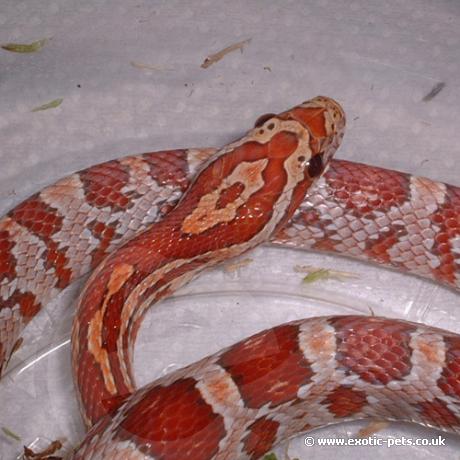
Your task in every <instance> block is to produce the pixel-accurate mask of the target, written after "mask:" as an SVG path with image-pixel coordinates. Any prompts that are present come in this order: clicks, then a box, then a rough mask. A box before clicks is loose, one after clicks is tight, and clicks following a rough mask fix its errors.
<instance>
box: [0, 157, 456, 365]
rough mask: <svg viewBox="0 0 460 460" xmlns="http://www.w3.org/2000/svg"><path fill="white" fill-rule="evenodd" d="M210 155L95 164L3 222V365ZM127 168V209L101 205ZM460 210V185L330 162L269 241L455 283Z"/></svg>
mask: <svg viewBox="0 0 460 460" xmlns="http://www.w3.org/2000/svg"><path fill="white" fill-rule="evenodd" d="M214 152H215V149H190V150H182V151H171V152H159V153H149V154H145V155H139V156H131V157H126V158H123V159H120V160H115V161H112V162H108V163H105V164H102V165H96V166H93V167H91V168H88V169H87V170H84V171H81V172H79V173H75V174H73V175H71V176H69V177H66V178H64V179H62V180H60V181H59V182H57V183H56V184H54V185H51V186H49V187H47V188H45V189H43V190H42V191H41V192H39V193H38V194H36V195H34V196H33V197H31V198H30V199H29V200H26V201H25V202H24V203H21V204H20V205H18V206H17V207H16V208H14V209H13V210H11V211H10V213H8V215H6V216H5V217H3V218H2V219H1V220H0V369H1V367H2V365H3V364H4V362H5V361H7V360H8V358H9V356H10V354H11V352H12V350H13V348H14V345H15V343H17V340H18V338H19V336H20V334H21V331H22V330H23V328H24V327H25V324H26V322H27V321H26V320H25V314H26V315H27V316H29V320H30V319H31V317H32V316H34V315H35V314H36V313H37V312H38V311H39V310H41V309H42V308H45V307H46V305H47V304H48V303H49V302H50V301H51V300H52V299H53V298H54V297H55V296H56V295H57V294H58V293H59V292H60V291H61V290H62V289H63V288H65V287H66V286H67V285H68V284H69V283H70V282H72V281H73V280H75V279H77V278H79V277H81V276H82V275H84V274H86V273H88V272H89V271H90V270H91V269H92V268H93V267H94V265H95V264H96V263H98V262H99V260H100V259H101V258H102V257H103V256H104V255H105V254H108V253H110V252H112V251H113V250H114V249H116V248H117V247H119V246H120V245H121V244H122V243H123V242H125V241H126V240H127V239H129V238H131V237H132V236H133V235H134V234H135V233H136V232H138V231H139V230H141V229H143V228H145V227H146V226H147V225H149V224H151V223H153V222H155V221H157V220H159V219H161V218H162V217H163V216H164V214H165V213H166V212H168V211H169V210H170V209H171V207H172V206H173V205H174V204H175V203H176V202H177V200H178V199H179V198H180V196H181V195H182V193H183V192H184V190H185V189H186V188H187V186H188V184H189V181H190V178H191V177H193V176H194V175H195V173H196V171H197V169H199V168H200V166H201V165H202V164H203V162H204V161H206V159H207V158H209V157H210V156H211V155H212V154H213V153H214ZM121 170H122V171H123V174H124V175H125V177H124V179H123V180H124V183H123V187H121V188H119V189H118V190H116V192H117V193H118V194H119V195H120V196H122V198H123V199H125V201H123V206H117V205H116V203H115V202H110V200H108V198H107V196H106V197H105V198H104V197H102V198H101V200H99V201H98V193H99V192H100V193H103V192H102V189H103V187H99V188H98V189H96V188H94V187H92V182H91V181H92V180H94V177H96V178H97V180H96V182H97V181H100V183H101V184H105V183H107V187H108V188H109V189H110V187H112V186H113V184H112V183H111V182H110V181H112V182H113V181H116V180H118V179H117V174H119V173H120V171H121ZM112 175H113V177H111V176H112ZM379 187H380V188H379ZM382 187H383V188H382ZM392 188H395V189H397V191H396V192H393V191H392ZM98 190H99V192H98ZM106 192H107V190H106ZM109 192H110V190H109ZM379 194H380V195H381V196H379ZM115 201H116V200H115ZM114 203H115V204H114ZM37 206H39V207H40V210H38V211H33V209H36V208H37ZM42 211H43V212H42ZM34 212H35V214H34ZM439 215H441V217H440V218H435V219H433V216H435V217H439ZM459 215H460V191H459V189H458V188H456V187H453V186H449V185H446V184H442V183H438V182H434V181H431V180H429V179H425V178H419V177H415V176H410V175H406V174H402V173H398V172H395V171H387V170H384V169H380V168H374V167H370V166H366V165H362V164H354V163H350V162H345V161H333V162H332V164H331V167H330V169H329V171H328V172H327V173H326V175H325V176H323V178H321V179H320V180H319V181H318V182H317V184H316V185H315V186H314V187H313V189H312V190H311V192H310V193H309V195H308V197H307V199H306V200H305V201H304V203H303V204H302V205H301V207H300V208H299V210H298V211H297V212H296V214H295V216H294V218H293V219H292V220H291V222H290V224H289V225H288V226H287V227H286V229H284V230H283V231H282V232H281V233H279V234H278V235H277V237H276V239H275V240H274V241H273V243H275V244H282V245H287V246H293V247H297V248H305V249H315V250H323V251H328V252H335V253H340V254H343V255H346V256H351V257H354V258H357V259H361V260H370V261H373V262H377V263H382V264H385V265H387V266H393V267H396V268H398V269H400V270H403V271H408V272H411V273H414V274H417V275H420V276H423V277H426V278H431V279H436V280H437V281H440V282H442V283H444V284H446V285H448V286H450V287H453V288H455V289H458V288H459V287H460V268H459V267H460V230H459V228H460V221H459ZM51 217H53V218H55V221H56V219H57V220H58V221H59V225H58V226H56V228H55V229H54V230H51V231H49V232H48V233H49V235H47V236H46V238H44V237H43V234H44V232H45V230H44V229H43V228H44V227H43V225H42V222H41V221H43V223H44V224H47V222H48V221H47V219H49V218H51ZM34 219H36V220H37V226H34V222H33V221H34ZM446 222H447V224H446ZM38 224H40V225H38ZM50 225H53V224H50ZM446 225H447V228H446ZM449 225H450V227H449ZM98 226H99V227H101V229H102V230H101V229H99V230H97V229H98V228H99V227H98ZM447 230H448V231H447ZM107 235H110V237H107ZM440 235H441V239H440ZM2 238H3V239H2ZM446 238H447V241H446ZM53 251H54V252H53ZM51 252H53V254H54V253H57V254H58V255H57V256H56V255H55V256H53V257H54V258H55V259H56V260H57V261H58V262H57V263H56V265H55V266H53V265H52V264H50V263H49V261H47V257H48V258H49V257H50V253H51ZM30 299H33V301H32V300H30Z"/></svg>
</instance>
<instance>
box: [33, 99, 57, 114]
mask: <svg viewBox="0 0 460 460" xmlns="http://www.w3.org/2000/svg"><path fill="white" fill-rule="evenodd" d="M63 101H64V99H63V98H61V97H60V98H58V99H53V100H52V101H50V102H47V103H46V104H43V105H39V106H38V107H35V108H33V109H32V110H31V112H40V111H42V110H48V109H55V108H56V107H59V106H60V105H61V104H62V102H63Z"/></svg>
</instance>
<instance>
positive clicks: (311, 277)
mask: <svg viewBox="0 0 460 460" xmlns="http://www.w3.org/2000/svg"><path fill="white" fill-rule="evenodd" d="M329 278H331V271H330V270H327V269H325V268H320V269H318V270H314V271H312V272H310V273H309V274H308V275H306V276H304V278H303V280H302V281H303V282H304V283H305V284H309V283H315V282H316V281H319V280H325V279H329Z"/></svg>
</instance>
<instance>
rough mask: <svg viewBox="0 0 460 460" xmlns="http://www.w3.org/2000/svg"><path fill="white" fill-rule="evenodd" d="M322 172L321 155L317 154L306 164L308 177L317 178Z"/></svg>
mask: <svg viewBox="0 0 460 460" xmlns="http://www.w3.org/2000/svg"><path fill="white" fill-rule="evenodd" d="M323 170H324V165H323V154H322V153H319V154H318V155H315V156H314V157H313V158H311V159H310V161H309V162H308V174H309V176H310V177H318V176H319V175H320V174H321V173H322V172H323Z"/></svg>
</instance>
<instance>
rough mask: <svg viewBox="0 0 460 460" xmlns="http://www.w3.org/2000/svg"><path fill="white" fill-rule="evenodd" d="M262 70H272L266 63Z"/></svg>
mask: <svg viewBox="0 0 460 460" xmlns="http://www.w3.org/2000/svg"><path fill="white" fill-rule="evenodd" d="M264 70H266V71H267V72H271V71H272V68H271V67H270V66H268V65H266V66H265V67H264Z"/></svg>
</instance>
